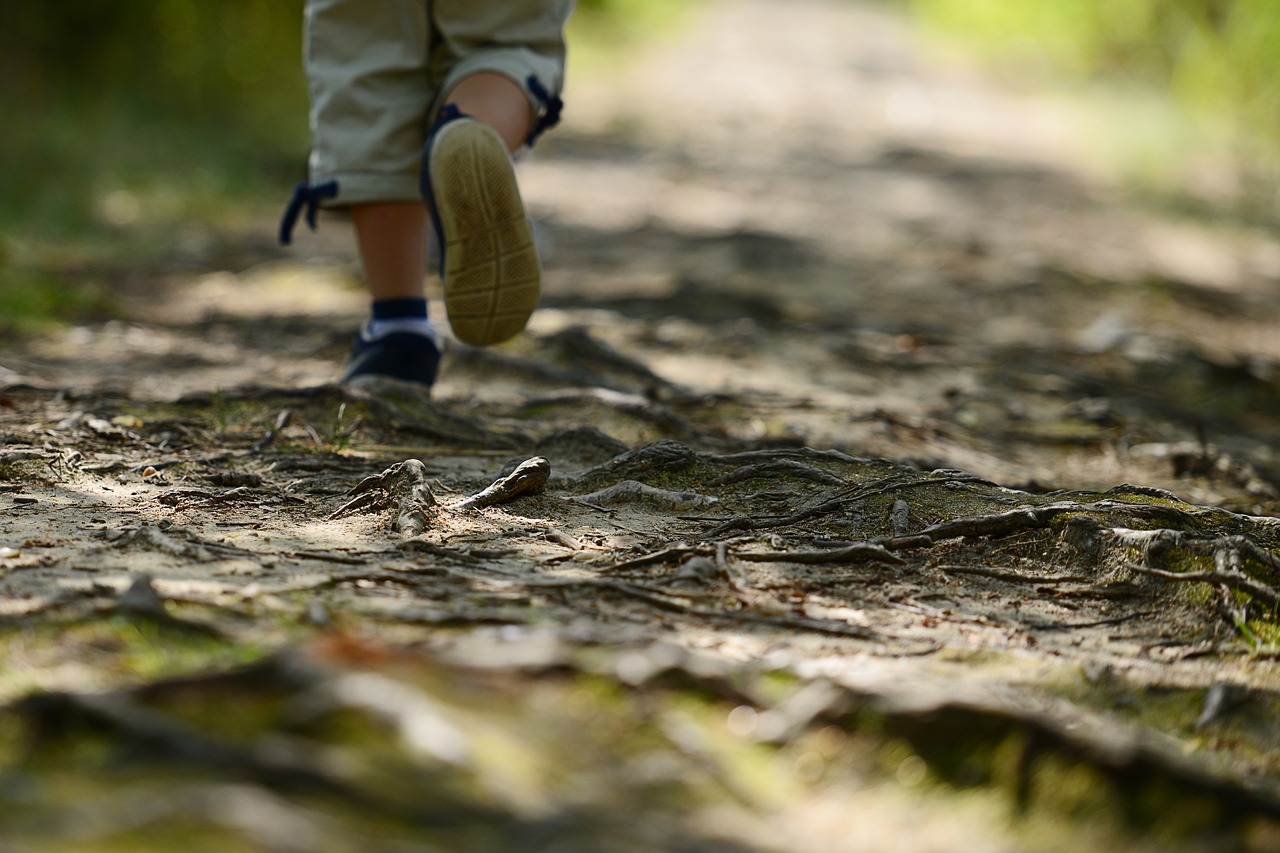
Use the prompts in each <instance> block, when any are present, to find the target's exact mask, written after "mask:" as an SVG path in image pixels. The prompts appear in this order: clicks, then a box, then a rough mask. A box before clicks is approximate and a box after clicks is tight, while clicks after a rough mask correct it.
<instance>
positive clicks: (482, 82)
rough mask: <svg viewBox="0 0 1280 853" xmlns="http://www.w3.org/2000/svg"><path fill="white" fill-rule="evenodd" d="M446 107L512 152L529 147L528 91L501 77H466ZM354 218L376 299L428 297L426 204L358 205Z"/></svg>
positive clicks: (354, 207) (353, 209)
mask: <svg viewBox="0 0 1280 853" xmlns="http://www.w3.org/2000/svg"><path fill="white" fill-rule="evenodd" d="M445 103H448V104H453V105H454V106H456V107H457V108H458V109H460V110H461V111H462V112H464V113H466V114H467V115H469V116H471V117H472V118H475V119H477V120H478V121H482V122H484V123H485V124H487V125H489V126H490V127H492V128H493V129H494V130H496V131H497V132H498V135H499V136H501V137H502V141H503V142H505V143H506V145H507V150H508V151H511V152H515V151H516V150H517V149H518V148H520V146H521V145H523V144H524V140H525V139H526V138H527V137H528V135H529V130H530V128H531V126H532V124H533V110H532V109H531V108H530V106H529V98H528V97H527V96H526V95H525V93H524V90H523V89H521V88H520V87H519V86H517V85H516V84H515V83H513V82H512V81H511V80H510V78H508V77H505V76H503V75H501V74H494V73H492V72H480V73H478V74H473V75H472V76H470V77H466V78H464V79H463V80H462V81H461V82H459V83H458V84H457V85H456V86H454V88H453V90H452V91H451V92H449V94H448V95H447V96H446V98H445ZM351 218H352V220H353V222H354V224H355V231H356V243H357V245H358V246H359V249H360V262H361V264H362V266H363V267H364V274H365V280H366V282H367V284H368V287H369V293H370V295H371V296H372V297H373V299H374V300H375V301H378V300H386V299H422V298H424V296H425V291H424V289H423V280H424V278H425V276H426V267H427V226H428V222H427V212H426V209H425V208H424V207H423V206H422V204H421V203H420V202H416V201H415V202H375V203H371V204H355V205H352V207H351Z"/></svg>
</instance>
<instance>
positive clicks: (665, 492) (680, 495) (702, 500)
mask: <svg viewBox="0 0 1280 853" xmlns="http://www.w3.org/2000/svg"><path fill="white" fill-rule="evenodd" d="M573 500H576V501H578V502H580V503H584V504H590V505H595V506H606V507H607V506H618V505H619V504H627V503H645V504H650V505H653V506H659V507H662V508H664V509H670V510H683V509H699V508H704V507H709V506H715V505H716V504H718V503H720V500H719V499H718V498H713V497H711V496H710V495H700V494H698V493H697V492H673V491H670V490H669V489H658V488H654V487H653V486H646V485H645V484H644V483H641V482H637V481H636V480H623V481H622V482H621V483H616V484H614V485H612V486H609V487H608V488H604V489H600V490H599V491H597V492H591V493H590V494H586V495H577V496H575V497H574V498H573Z"/></svg>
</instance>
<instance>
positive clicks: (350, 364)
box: [338, 332, 440, 388]
mask: <svg viewBox="0 0 1280 853" xmlns="http://www.w3.org/2000/svg"><path fill="white" fill-rule="evenodd" d="M439 369H440V347H439V346H437V345H436V342H435V341H433V340H432V339H431V338H429V337H427V336H425V335H419V334H415V333H414V332H392V333H391V334H389V335H384V336H383V337H381V338H378V339H377V340H373V341H369V340H365V337H364V335H363V334H358V335H356V340H355V343H354V344H353V345H352V347H351V357H350V358H348V359H347V367H346V370H344V371H343V373H342V378H341V379H339V380H338V383H339V384H341V385H346V384H348V383H350V382H352V381H354V380H355V379H357V378H359V377H361V376H387V377H390V378H392V379H399V380H401V381H403V382H416V383H418V384H419V385H426V386H427V387H428V388H430V387H431V386H432V385H433V384H435V381H436V373H437V371H438V370H439Z"/></svg>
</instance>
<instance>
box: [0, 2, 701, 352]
mask: <svg viewBox="0 0 1280 853" xmlns="http://www.w3.org/2000/svg"><path fill="white" fill-rule="evenodd" d="M682 5H688V3H687V0H580V2H579V6H578V12H577V13H576V15H575V20H574V22H573V25H574V26H575V27H579V28H583V27H585V28H586V30H587V31H589V33H590V38H591V40H592V41H599V42H602V43H605V42H607V43H608V44H610V45H611V46H612V47H616V46H617V43H618V42H619V41H624V40H626V39H627V38H629V37H630V35H629V34H632V33H640V34H644V33H647V32H649V31H651V29H652V25H653V24H654V23H655V22H656V21H659V20H661V19H662V18H663V17H664V16H666V15H668V14H669V13H670V12H671V11H672V10H674V9H677V8H679V7H680V6H682ZM303 6H304V0H68V2H46V0H6V2H5V5H4V13H3V15H0V116H4V117H5V119H6V121H5V126H4V127H3V129H2V130H0V334H3V333H13V332H15V331H22V330H35V329H38V328H40V327H42V326H43V324H44V321H45V320H46V319H47V318H48V317H49V316H51V315H52V316H66V315H69V314H74V313H79V312H83V311H85V310H97V306H101V305H102V304H103V300H102V299H101V298H100V295H101V291H102V288H101V287H100V286H97V287H95V286H92V285H90V284H88V283H86V282H83V281H82V276H80V275H78V274H72V273H69V272H67V268H68V267H67V264H66V263H64V262H63V261H64V260H65V256H66V253H67V252H66V250H67V247H68V246H70V245H73V244H74V246H75V252H76V254H77V255H83V253H84V251H86V249H90V250H91V249H92V248H93V247H98V249H99V250H101V251H104V252H108V253H110V254H111V255H112V256H115V257H117V258H119V257H122V256H124V257H127V256H128V255H129V254H130V253H138V252H140V251H148V252H153V251H155V248H156V246H157V245H165V244H166V243H167V242H169V241H171V240H172V239H173V238H174V237H175V236H176V235H179V234H181V233H182V232H183V230H184V229H185V228H186V227H187V226H189V225H190V224H191V223H193V222H194V223H200V224H202V225H203V224H208V223H209V222H210V221H211V220H225V219H226V218H229V217H236V216H238V215H240V214H241V212H242V211H243V210H245V209H254V210H256V211H257V213H256V215H257V216H258V218H259V219H260V218H262V217H263V216H269V215H273V214H274V211H275V205H277V204H279V205H283V202H284V201H285V199H286V198H287V196H288V193H289V191H290V190H291V188H292V186H293V184H294V182H296V181H297V180H299V179H300V178H301V177H303V176H304V174H305V161H306V154H307V150H308V146H309V143H310V139H309V134H308V130H307V92H306V82H305V78H304V76H303V71H302V19H303ZM571 41H572V38H571ZM268 211H270V212H269V213H268ZM51 259H53V260H51ZM80 266H83V265H82V264H81V265H80Z"/></svg>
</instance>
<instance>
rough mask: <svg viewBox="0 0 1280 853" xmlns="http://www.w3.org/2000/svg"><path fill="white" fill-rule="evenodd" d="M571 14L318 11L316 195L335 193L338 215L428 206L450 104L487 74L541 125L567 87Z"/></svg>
mask: <svg viewBox="0 0 1280 853" xmlns="http://www.w3.org/2000/svg"><path fill="white" fill-rule="evenodd" d="M572 9H573V0H308V1H307V7H306V42H305V60H306V71H307V83H308V86H309V88H310V93H311V133H312V152H311V160H310V171H311V183H312V185H313V186H315V185H319V184H322V183H325V182H328V181H336V182H337V185H338V192H337V195H336V196H335V197H334V198H332V199H330V200H328V201H327V202H326V204H327V205H329V206H344V205H348V204H356V203H362V202H374V201H408V200H413V199H417V198H419V195H418V174H419V171H420V169H421V158H422V146H423V144H424V143H425V142H426V135H427V130H428V129H429V128H430V126H431V122H432V121H433V119H434V116H435V114H436V111H437V110H438V109H439V108H440V106H441V103H440V101H441V99H442V98H443V96H444V95H445V93H447V92H449V91H451V90H452V89H453V87H454V86H455V85H457V83H458V82H459V81H460V80H462V79H463V78H464V77H468V76H470V75H472V74H475V73H477V72H483V71H489V72H496V73H499V74H502V75H504V76H506V77H508V78H510V79H511V80H512V81H514V82H515V83H516V84H518V85H519V86H520V87H521V88H523V89H524V90H525V93H526V94H527V95H528V97H529V102H530V104H531V105H532V106H533V109H534V115H535V116H537V115H542V114H543V113H544V111H545V109H546V106H547V105H546V103H545V102H544V98H545V96H546V95H552V96H558V95H559V93H560V90H561V88H562V86H563V84H564V57H565V47H564V25H565V22H566V21H567V20H568V17H569V13H570V12H571V11H572ZM530 77H532V78H534V80H536V81H537V82H536V83H535V84H534V86H532V87H531V86H530V84H529V78H530ZM539 88H541V89H542V90H543V92H542V93H539V92H538V91H537V90H538V89H539Z"/></svg>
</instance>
